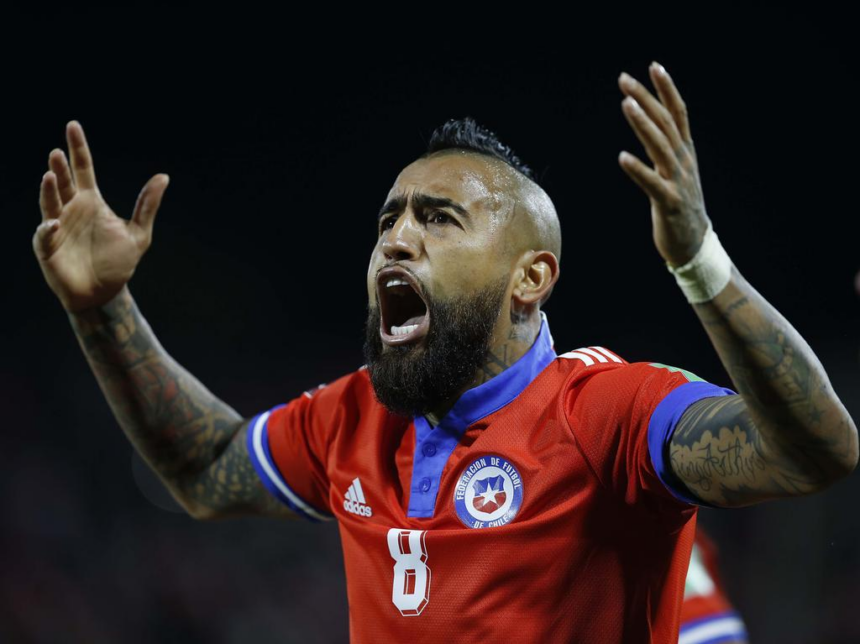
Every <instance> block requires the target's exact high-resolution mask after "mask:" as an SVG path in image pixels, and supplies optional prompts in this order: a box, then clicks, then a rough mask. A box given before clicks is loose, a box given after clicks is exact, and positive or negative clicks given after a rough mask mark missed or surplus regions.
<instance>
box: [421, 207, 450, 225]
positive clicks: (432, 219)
mask: <svg viewBox="0 0 860 644" xmlns="http://www.w3.org/2000/svg"><path fill="white" fill-rule="evenodd" d="M450 221H451V216H450V215H448V214H447V213H444V212H442V211H441V210H432V211H430V214H429V215H428V217H427V222H428V223H431V224H447V223H448V222H450Z"/></svg>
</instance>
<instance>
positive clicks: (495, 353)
mask: <svg viewBox="0 0 860 644" xmlns="http://www.w3.org/2000/svg"><path fill="white" fill-rule="evenodd" d="M540 326H541V317H540V312H539V311H534V315H532V316H529V317H528V318H525V317H523V318H521V319H518V320H517V319H512V320H510V321H507V320H506V324H504V325H503V326H500V327H499V329H497V331H496V333H495V334H494V336H493V342H492V344H491V345H490V351H489V353H488V354H487V361H486V362H485V363H484V364H483V366H482V367H481V368H480V369H479V370H478V371H476V372H475V376H474V378H472V380H471V381H470V382H469V384H467V385H466V386H465V387H463V388H462V389H461V390H460V391H459V392H457V394H456V395H455V396H454V397H453V398H451V399H450V400H447V401H445V402H444V403H443V404H441V405H439V407H437V408H436V409H434V410H433V411H431V412H429V413H428V414H426V416H425V418H426V419H427V421H428V422H429V423H430V424H431V425H432V426H433V427H435V426H436V425H438V424H439V422H440V421H441V420H442V418H444V416H445V414H447V413H448V412H449V411H450V410H451V408H452V407H453V406H454V404H455V403H456V402H457V401H458V400H459V399H460V397H461V396H462V395H463V394H464V393H466V392H467V391H469V390H470V389H474V388H475V387H478V386H480V385H482V384H484V383H485V382H487V381H488V380H490V379H491V378H494V377H495V376H497V375H499V374H500V373H502V372H503V371H504V370H505V369H507V368H509V367H510V366H511V365H512V364H514V363H515V362H516V361H517V360H519V359H520V358H522V357H523V356H524V355H525V354H526V353H527V352H528V350H529V349H531V347H532V345H533V344H534V342H535V340H536V339H537V336H538V333H540Z"/></svg>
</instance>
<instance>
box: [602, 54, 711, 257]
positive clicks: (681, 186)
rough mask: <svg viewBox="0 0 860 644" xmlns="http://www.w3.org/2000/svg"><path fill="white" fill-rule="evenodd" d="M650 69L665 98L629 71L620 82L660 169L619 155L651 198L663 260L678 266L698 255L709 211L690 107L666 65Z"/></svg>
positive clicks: (632, 120) (633, 121)
mask: <svg viewBox="0 0 860 644" xmlns="http://www.w3.org/2000/svg"><path fill="white" fill-rule="evenodd" d="M648 72H649V75H650V76H651V82H652V83H653V84H654V87H656V88H657V95H658V96H659V97H660V100H659V101H658V100H657V99H656V98H655V97H654V96H653V95H652V94H651V92H649V91H648V88H647V87H645V86H644V85H643V84H642V83H640V82H639V81H637V80H636V79H635V78H633V77H632V76H630V75H628V74H626V73H624V72H622V73H621V75H620V76H619V77H618V86H619V87H620V88H621V91H622V92H623V93H624V94H625V95H626V97H625V98H624V100H623V101H621V110H622V112H624V116H625V117H626V118H627V122H628V123H629V124H630V127H632V128H633V131H634V132H635V133H636V136H637V137H638V138H639V140H640V141H641V142H642V145H644V146H645V152H646V153H647V154H648V158H649V159H651V161H652V162H653V163H654V168H653V169H652V168H649V167H648V166H647V165H646V164H644V163H643V162H642V161H640V160H639V159H638V158H637V157H635V156H634V155H632V154H630V153H629V152H626V151H622V152H621V153H620V154H619V155H618V163H619V164H620V165H621V168H622V169H623V170H624V171H625V172H626V173H627V174H628V176H629V177H630V178H631V179H633V181H635V182H636V184H637V185H638V186H639V187H640V188H642V190H644V191H645V194H647V195H648V198H649V199H650V200H651V223H652V224H653V227H654V244H655V245H656V246H657V251H658V252H659V253H660V255H661V256H662V257H663V259H664V260H665V261H666V262H667V263H668V264H669V265H670V266H673V267H674V266H680V265H682V264H686V263H687V262H688V261H689V260H691V259H692V258H693V257H694V256H695V255H696V252H697V251H698V250H699V247H700V246H701V245H702V239H703V238H704V236H705V230H706V228H707V225H708V215H707V213H706V212H705V201H704V198H703V197H702V184H701V181H700V179H699V164H698V162H697V161H696V150H695V148H694V147H693V139H692V137H691V136H690V124H689V122H688V120H687V106H686V105H685V103H684V101H683V99H682V98H681V94H680V93H679V92H678V89H677V88H676V87H675V83H674V82H672V79H671V77H670V76H669V74H668V73H667V72H666V70H665V69H664V68H663V66H662V65H660V64H659V63H657V62H656V61H655V62H653V63H651V66H650V67H649V68H648Z"/></svg>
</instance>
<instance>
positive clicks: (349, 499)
mask: <svg viewBox="0 0 860 644" xmlns="http://www.w3.org/2000/svg"><path fill="white" fill-rule="evenodd" d="M343 496H344V500H343V509H344V510H346V511H347V512H352V513H353V514H357V515H358V516H360V517H371V516H373V510H371V509H370V506H369V505H365V504H366V503H367V501H365V500H364V490H362V489H361V481H359V480H358V478H356V479H354V480H353V481H352V485H350V486H349V489H348V490H347V491H346V494H344V495H343Z"/></svg>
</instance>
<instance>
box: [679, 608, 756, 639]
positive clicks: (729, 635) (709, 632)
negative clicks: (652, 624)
mask: <svg viewBox="0 0 860 644" xmlns="http://www.w3.org/2000/svg"><path fill="white" fill-rule="evenodd" d="M747 638H748V635H747V629H746V626H745V625H744V622H743V620H742V619H741V617H740V615H738V614H737V613H736V612H734V611H728V612H725V613H717V614H715V615H709V616H708V617H702V618H700V619H696V620H691V621H688V622H684V623H683V624H681V632H680V634H679V636H678V644H719V643H720V642H727V641H732V642H734V641H742V642H746V641H747Z"/></svg>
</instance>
